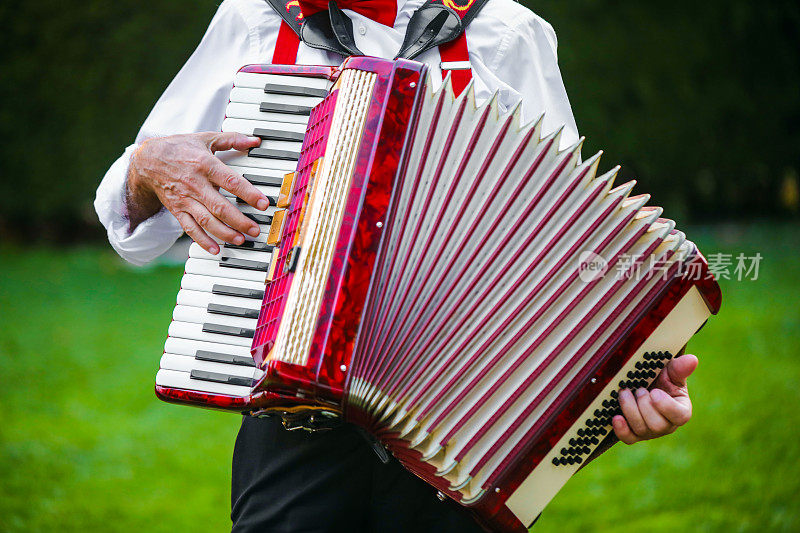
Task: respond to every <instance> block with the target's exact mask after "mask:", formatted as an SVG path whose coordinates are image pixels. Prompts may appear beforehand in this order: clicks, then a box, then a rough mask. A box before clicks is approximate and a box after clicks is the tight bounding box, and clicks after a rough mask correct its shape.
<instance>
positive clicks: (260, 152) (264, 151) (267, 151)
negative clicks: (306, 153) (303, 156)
mask: <svg viewBox="0 0 800 533" xmlns="http://www.w3.org/2000/svg"><path fill="white" fill-rule="evenodd" d="M247 155H249V156H250V157H260V158H265V159H279V160H281V161H297V160H298V159H300V152H292V151H289V150H273V149H272V148H250V151H249V152H247Z"/></svg>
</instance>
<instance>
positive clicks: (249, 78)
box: [233, 72, 333, 91]
mask: <svg viewBox="0 0 800 533" xmlns="http://www.w3.org/2000/svg"><path fill="white" fill-rule="evenodd" d="M268 83H275V84H278V85H294V86H296V87H309V88H311V89H325V90H330V88H331V85H333V82H332V81H330V80H329V79H327V78H311V77H308V76H286V75H285V74H258V73H255V72H237V73H236V76H235V77H234V78H233V85H234V86H235V87H251V88H255V89H261V90H262V91H263V90H264V86H265V85H266V84H268Z"/></svg>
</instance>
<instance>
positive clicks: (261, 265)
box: [219, 257, 269, 272]
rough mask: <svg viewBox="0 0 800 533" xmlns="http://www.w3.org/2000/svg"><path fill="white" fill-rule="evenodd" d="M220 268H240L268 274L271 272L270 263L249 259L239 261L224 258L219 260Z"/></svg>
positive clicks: (233, 258) (235, 258)
mask: <svg viewBox="0 0 800 533" xmlns="http://www.w3.org/2000/svg"><path fill="white" fill-rule="evenodd" d="M219 266H222V267H225V268H238V269H240V270H257V271H258V272H267V271H268V270H269V263H265V262H263V261H251V260H249V259H239V258H237V257H223V258H222V259H220V260H219Z"/></svg>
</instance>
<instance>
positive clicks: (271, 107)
mask: <svg viewBox="0 0 800 533" xmlns="http://www.w3.org/2000/svg"><path fill="white" fill-rule="evenodd" d="M258 109H259V111H261V112H262V113H283V114H285V115H310V114H311V108H310V107H309V106H305V105H293V104H279V103H276V102H261V105H260V106H259V108H258Z"/></svg>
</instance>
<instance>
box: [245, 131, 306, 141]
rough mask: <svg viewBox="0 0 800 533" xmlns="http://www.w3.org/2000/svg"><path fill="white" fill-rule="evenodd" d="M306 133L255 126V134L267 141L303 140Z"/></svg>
mask: <svg viewBox="0 0 800 533" xmlns="http://www.w3.org/2000/svg"><path fill="white" fill-rule="evenodd" d="M305 135H306V134H305V133H300V132H297V131H284V130H270V129H266V128H254V129H253V136H254V137H259V138H261V139H264V140H265V141H297V142H303V138H304V137H305Z"/></svg>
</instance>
